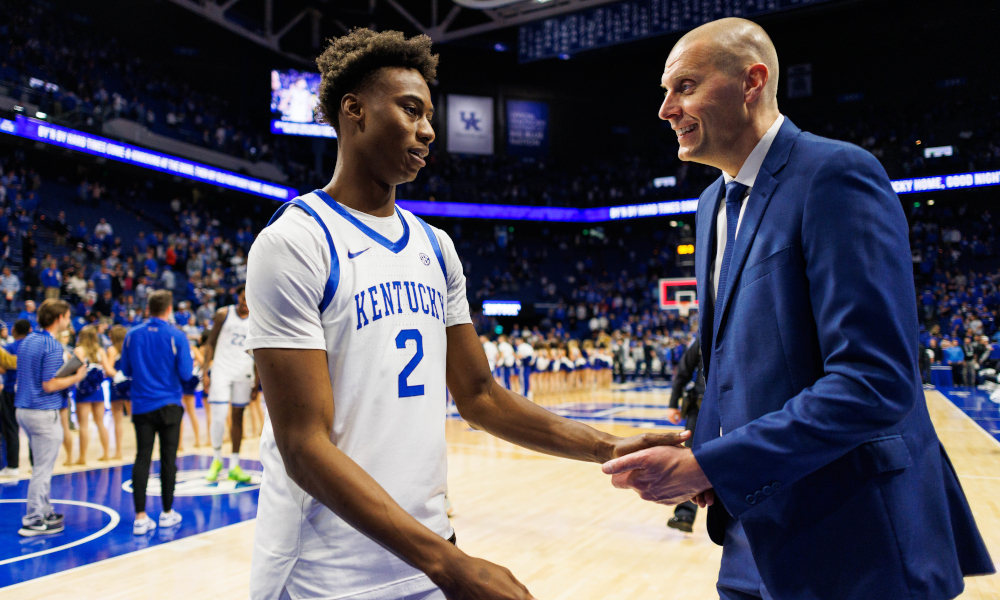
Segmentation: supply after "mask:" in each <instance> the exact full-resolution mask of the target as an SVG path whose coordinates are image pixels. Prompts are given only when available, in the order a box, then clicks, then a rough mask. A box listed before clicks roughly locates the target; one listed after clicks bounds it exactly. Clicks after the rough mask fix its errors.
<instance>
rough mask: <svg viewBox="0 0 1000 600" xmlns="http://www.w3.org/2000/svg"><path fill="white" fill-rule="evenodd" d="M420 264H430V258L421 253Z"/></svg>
mask: <svg viewBox="0 0 1000 600" xmlns="http://www.w3.org/2000/svg"><path fill="white" fill-rule="evenodd" d="M420 262H422V263H424V266H427V265H429V264H431V257H429V256H427V255H426V254H424V253H423V252H421V253H420Z"/></svg>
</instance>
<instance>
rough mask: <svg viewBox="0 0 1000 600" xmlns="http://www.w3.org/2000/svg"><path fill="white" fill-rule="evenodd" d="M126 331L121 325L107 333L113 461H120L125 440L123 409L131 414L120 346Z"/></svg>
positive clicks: (129, 392)
mask: <svg viewBox="0 0 1000 600" xmlns="http://www.w3.org/2000/svg"><path fill="white" fill-rule="evenodd" d="M127 333H128V329H126V328H125V326H123V325H115V326H113V327H112V328H111V331H109V332H108V337H109V338H110V339H111V345H110V346H108V361H109V362H110V363H111V365H112V367H113V369H112V370H113V371H114V373H112V374H111V423H112V425H113V426H114V430H115V455H114V456H112V457H111V458H113V459H114V460H121V459H122V441H123V440H124V439H125V409H126V407H127V408H128V411H129V413H131V412H132V403H131V401H130V398H131V392H132V380H131V379H129V378H128V377H125V374H124V373H122V346H123V345H124V344H125V334H127Z"/></svg>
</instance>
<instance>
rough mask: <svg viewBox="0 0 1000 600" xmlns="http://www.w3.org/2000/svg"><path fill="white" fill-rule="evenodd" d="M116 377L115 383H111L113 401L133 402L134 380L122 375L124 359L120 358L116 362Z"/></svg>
mask: <svg viewBox="0 0 1000 600" xmlns="http://www.w3.org/2000/svg"><path fill="white" fill-rule="evenodd" d="M115 371H116V372H117V374H116V375H115V378H114V381H113V382H112V383H111V401H112V402H115V401H117V400H126V401H128V400H131V399H132V380H131V379H129V378H128V377H125V374H124V373H122V357H121V356H119V357H118V358H117V359H116V360H115Z"/></svg>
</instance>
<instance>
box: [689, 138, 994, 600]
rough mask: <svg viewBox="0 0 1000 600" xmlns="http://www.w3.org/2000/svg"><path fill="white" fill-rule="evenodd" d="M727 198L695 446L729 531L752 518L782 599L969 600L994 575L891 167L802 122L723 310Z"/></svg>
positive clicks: (753, 223)
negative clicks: (934, 412) (921, 327)
mask: <svg viewBox="0 0 1000 600" xmlns="http://www.w3.org/2000/svg"><path fill="white" fill-rule="evenodd" d="M723 198H724V185H723V180H722V178H721V177H720V178H719V180H718V181H716V182H715V183H713V184H712V185H711V186H709V188H708V189H707V190H705V192H704V193H703V194H702V196H701V199H700V201H699V203H698V215H697V247H696V252H695V259H696V269H697V275H698V298H699V299H705V301H704V302H702V316H701V321H702V324H701V334H702V336H703V338H702V344H701V347H702V349H703V352H702V356H703V361H704V367H705V372H706V375H707V388H706V390H705V397H704V400H703V403H702V408H701V413H700V415H699V418H698V425H697V430H696V431H695V436H694V443H693V446H694V454H695V457H696V458H697V460H698V463H699V465H700V466H701V468H702V469H703V470H704V471H705V474H706V475H707V476H708V479H709V481H711V483H712V485H713V487H714V488H715V493H716V498H717V499H718V500H721V503H722V506H720V504H719V503H718V502H716V505H715V506H713V507H712V508H711V509H710V511H709V533H710V534H711V536H712V539H713V540H714V541H716V543H720V544H721V543H722V539H723V537H724V532H725V527H726V525H727V523H728V520H729V519H730V518H732V517H736V518H739V519H740V521H741V522H742V524H743V528H744V531H745V532H746V536H747V539H748V540H749V543H750V547H751V549H752V552H753V556H754V559H755V562H756V564H757V567H758V569H759V571H760V574H761V577H762V578H763V581H764V584H765V586H766V587H767V589H768V591H769V592H770V593H771V594H772V595H773V596H774V597H775V598H794V599H802V598H824V599H831V600H833V599H836V600H845V599H855V598H878V599H884V598H912V599H916V598H952V597H954V596H956V595H958V594H959V593H960V592H961V591H962V589H963V587H964V582H963V579H962V576H963V574H965V575H972V574H983V573H993V572H994V567H993V562H992V560H991V559H990V556H989V553H988V552H987V550H986V547H985V545H984V544H983V540H982V538H981V537H980V535H979V530H978V529H977V527H976V523H975V521H974V520H973V517H972V513H971V511H970V510H969V505H968V503H967V501H966V499H965V495H964V493H963V491H962V488H961V486H960V485H959V482H958V478H957V477H956V475H955V471H954V469H953V468H952V466H951V463H950V462H949V460H948V456H947V454H945V451H944V448H943V447H942V446H941V444H940V442H939V441H938V438H937V434H936V433H935V432H934V427H933V425H932V424H931V421H930V417H929V416H928V413H927V405H926V401H925V399H924V395H923V387H922V385H921V380H920V375H919V372H918V367H917V306H916V301H915V297H916V294H915V292H914V285H913V274H912V273H913V266H912V263H911V260H910V249H909V239H908V229H907V223H906V217H905V216H904V214H903V210H902V207H901V205H900V201H899V198H898V197H897V196H896V194H895V193H894V192H893V190H892V186H891V185H890V183H889V178H888V177H887V175H886V173H885V170H884V169H883V168H882V166H881V165H880V164H879V162H878V161H877V160H876V159H875V158H874V157H873V156H872V155H871V154H869V153H868V152H866V151H864V150H862V149H860V148H858V147H856V146H853V145H851V144H846V143H842V142H837V141H833V140H828V139H824V138H821V137H818V136H815V135H812V134H809V133H804V132H802V131H801V130H799V129H798V128H797V127H795V125H793V124H792V123H791V121H789V120H788V119H787V118H786V120H785V122H784V123H783V124H782V126H781V128H780V130H779V131H778V135H777V137H776V138H775V140H774V142H773V144H772V145H771V148H770V150H769V152H768V154H767V157H766V159H765V160H764V163H763V166H762V167H761V169H760V173H759V174H758V175H757V179H756V181H755V182H754V186H753V189H752V191H751V194H750V198H749V200H748V204H747V207H746V210H745V213H744V215H743V220H742V223H741V225H740V228H739V233H738V234H737V238H736V246H735V249H734V252H733V258H732V263H731V266H730V270H729V278H728V282H727V285H726V291H725V296H724V297H721V298H718V299H717V301H716V305H715V306H713V304H712V302H711V301H709V298H710V296H709V294H708V291H707V290H708V288H707V286H708V281H709V280H708V277H709V267H710V264H711V258H712V257H713V256H714V254H715V251H716V249H715V247H714V245H715V244H714V240H715V224H716V219H715V215H716V213H717V211H718V208H719V203H720V202H721V201H723ZM713 325H715V327H714V328H713ZM713 330H714V331H715V332H716V333H715V336H714V339H713V340H708V339H705V336H708V335H710V334H711V332H712V331H713ZM720 430H721V432H722V433H724V435H720Z"/></svg>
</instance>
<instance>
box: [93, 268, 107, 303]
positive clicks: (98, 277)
mask: <svg viewBox="0 0 1000 600" xmlns="http://www.w3.org/2000/svg"><path fill="white" fill-rule="evenodd" d="M90 280H91V281H93V282H94V290H96V291H97V295H98V296H100V295H101V294H103V293H104V291H105V290H108V291H110V290H111V271H109V270H108V265H107V264H102V265H101V270H100V271H98V272H97V273H94V276H93V277H91V278H90Z"/></svg>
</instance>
